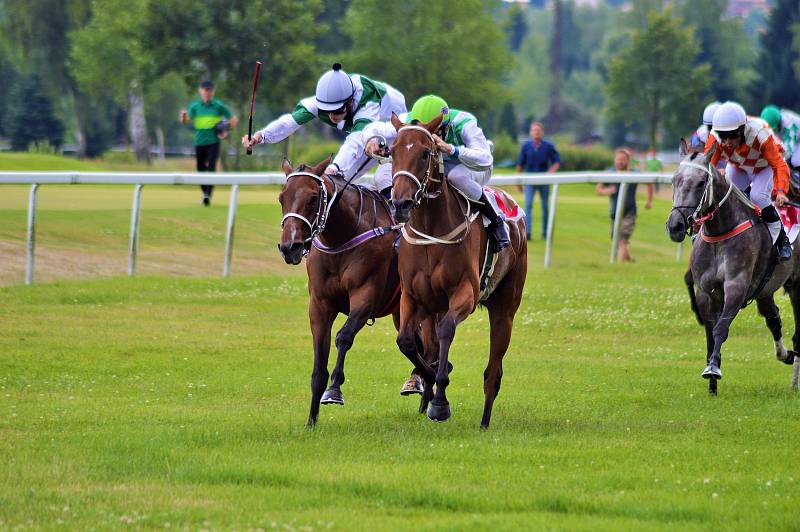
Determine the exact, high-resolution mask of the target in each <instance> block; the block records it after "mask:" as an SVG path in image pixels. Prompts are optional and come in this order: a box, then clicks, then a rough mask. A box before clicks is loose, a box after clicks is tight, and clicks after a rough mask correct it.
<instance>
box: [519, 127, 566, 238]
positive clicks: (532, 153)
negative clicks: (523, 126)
mask: <svg viewBox="0 0 800 532" xmlns="http://www.w3.org/2000/svg"><path fill="white" fill-rule="evenodd" d="M530 135H531V138H530V139H529V140H526V141H525V142H523V143H522V148H521V149H520V151H519V157H518V159H517V172H535V173H539V172H555V171H556V170H558V169H559V168H560V167H561V157H560V156H559V155H558V151H557V150H556V147H555V146H554V145H553V144H552V143H551V142H548V141H546V140H545V139H544V126H543V125H542V123H541V122H533V123H532V124H531V129H530ZM520 190H521V187H520ZM537 191H538V192H539V198H540V199H541V200H542V239H545V238H547V218H548V215H549V209H550V205H549V203H548V201H547V198H548V196H549V195H550V185H525V216H527V219H528V235H527V236H528V240H530V239H531V225H532V224H533V220H532V219H531V215H532V212H533V200H534V196H535V194H536V192H537Z"/></svg>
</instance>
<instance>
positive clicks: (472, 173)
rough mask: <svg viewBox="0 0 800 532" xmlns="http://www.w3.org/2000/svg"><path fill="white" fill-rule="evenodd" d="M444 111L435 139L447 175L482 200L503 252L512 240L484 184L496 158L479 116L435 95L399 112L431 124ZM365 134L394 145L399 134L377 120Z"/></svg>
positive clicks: (497, 245) (482, 209)
mask: <svg viewBox="0 0 800 532" xmlns="http://www.w3.org/2000/svg"><path fill="white" fill-rule="evenodd" d="M440 114H444V115H445V117H444V120H442V125H441V126H440V127H439V130H438V131H437V132H436V133H435V134H434V139H435V140H436V147H437V149H438V150H439V151H440V152H441V153H442V154H443V158H444V174H445V177H446V178H447V180H448V182H449V183H450V184H451V185H453V186H454V187H455V188H457V189H458V190H459V191H461V192H462V193H463V194H464V195H465V196H466V197H467V198H469V199H471V200H473V201H476V202H480V203H479V204H478V209H479V211H480V212H481V214H483V215H484V216H486V218H488V219H489V222H490V225H489V230H490V231H491V232H492V235H493V236H494V238H495V250H496V251H499V250H501V249H503V248H504V247H506V246H508V245H509V244H510V243H511V241H510V239H509V235H508V228H507V227H506V224H505V223H504V222H505V220H504V216H503V213H502V212H497V211H495V209H494V207H493V206H492V203H491V202H489V200H488V199H487V198H486V195H485V193H484V191H483V185H485V184H487V183H488V182H489V180H490V179H491V177H492V166H493V164H494V157H493V155H492V145H491V143H490V142H489V141H488V140H487V139H486V136H485V135H484V134H483V130H482V129H481V128H480V127H479V126H478V119H477V118H475V116H474V115H473V114H471V113H468V112H466V111H460V110H458V109H450V108H449V107H448V105H447V102H445V100H444V99H443V98H441V97H439V96H435V95H433V94H429V95H427V96H423V97H422V98H420V99H419V100H417V101H416V102H415V103H414V106H413V107H412V108H411V111H410V112H409V113H408V114H407V115H405V116H403V115H398V118H400V120H402V121H403V122H405V123H413V122H414V121H418V122H421V123H428V122H430V121H431V120H433V119H434V118H436V117H437V116H439V115H440ZM365 136H366V137H367V138H371V137H373V136H382V137H384V138H385V139H386V142H387V144H389V145H391V144H392V142H393V141H394V139H395V138H396V137H397V131H396V130H395V128H394V126H393V125H392V124H391V122H388V123H387V122H375V123H373V124H371V125H369V126H367V128H366V129H365ZM376 148H377V146H376V144H375V143H374V141H373V143H371V145H370V146H368V147H367V153H369V154H373V153H375V151H376Z"/></svg>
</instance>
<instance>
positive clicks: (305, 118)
mask: <svg viewBox="0 0 800 532" xmlns="http://www.w3.org/2000/svg"><path fill="white" fill-rule="evenodd" d="M292 118H294V121H295V122H297V123H298V124H299V125H301V126H302V125H303V124H305V123H307V122H311V121H312V120H314V119H315V118H316V116H314V113H312V112H311V111H309V110H308V109H306V108H305V106H304V105H303V104H302V103H298V104H297V106H296V107H295V108H294V111H292Z"/></svg>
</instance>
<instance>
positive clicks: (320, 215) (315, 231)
mask: <svg viewBox="0 0 800 532" xmlns="http://www.w3.org/2000/svg"><path fill="white" fill-rule="evenodd" d="M298 176H305V177H310V178H312V179H314V180H315V181H317V182H318V183H319V203H318V205H317V214H316V216H315V217H314V220H312V221H309V219H308V218H306V217H305V216H303V215H302V214H300V213H298V212H287V213H286V214H284V215H283V218H281V229H283V226H284V224H285V223H286V220H288V219H289V218H297V219H298V220H300V221H301V222H303V223H304V224H306V225H307V226H308V229H309V231H310V232H311V234H310V235H309V237H308V238H306V239H304V240H303V256H305V255H308V253H309V251H311V243H312V242H313V241H314V238H316V237H317V235H319V234H320V233H321V232H322V231H324V230H325V224H326V223H327V222H328V217H329V215H330V212H331V209H332V208H333V206H334V205H335V203H336V201H335V200H336V198H337V196H338V195H339V188H338V187H337V186H336V181H334V180H332V179H331V182H332V183H333V194H332V195H331V196H330V197H328V187H326V186H325V179H324V178H322V177H320V176H318V175H316V174H312V173H310V172H292V173H291V174H289V175H288V176H286V183H287V184H288V183H289V180H290V179H291V178H293V177H298Z"/></svg>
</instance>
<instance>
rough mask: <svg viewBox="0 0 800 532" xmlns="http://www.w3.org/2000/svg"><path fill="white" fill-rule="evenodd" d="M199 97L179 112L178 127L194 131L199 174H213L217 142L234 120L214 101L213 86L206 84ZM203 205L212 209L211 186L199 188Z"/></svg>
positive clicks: (220, 102)
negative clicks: (186, 125) (188, 127)
mask: <svg viewBox="0 0 800 532" xmlns="http://www.w3.org/2000/svg"><path fill="white" fill-rule="evenodd" d="M198 92H199V93H200V97H199V98H198V99H196V100H195V101H193V102H192V103H191V104H189V107H188V109H184V110H182V111H181V123H182V124H188V123H190V122H191V124H192V126H193V127H194V149H195V156H196V157H197V171H198V172H216V171H217V159H218V158H219V147H220V139H221V138H222V139H224V138H225V137H227V136H228V131H229V130H230V129H231V128H233V127H236V122H237V119H236V117H235V116H233V115H232V114H231V111H230V109H228V106H226V105H225V104H224V103H223V102H222V101H221V100H219V99H217V98H215V97H214V84H213V83H211V82H210V81H208V80H206V81H203V82H202V83H201V84H200V88H199V89H198ZM200 189H201V190H202V191H203V205H205V206H209V205H211V194H212V193H213V192H214V185H200Z"/></svg>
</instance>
